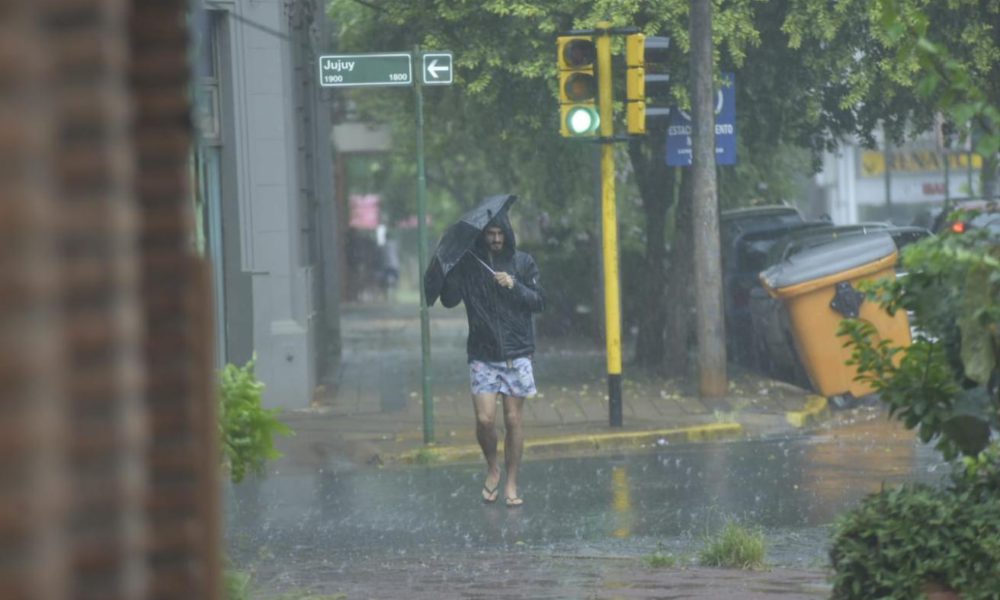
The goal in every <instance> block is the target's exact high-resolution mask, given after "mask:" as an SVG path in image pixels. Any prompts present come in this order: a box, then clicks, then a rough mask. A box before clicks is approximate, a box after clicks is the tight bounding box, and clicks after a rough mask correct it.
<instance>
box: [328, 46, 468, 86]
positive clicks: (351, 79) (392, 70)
mask: <svg viewBox="0 0 1000 600" xmlns="http://www.w3.org/2000/svg"><path fill="white" fill-rule="evenodd" d="M449 65H450V63H449ZM449 83H450V82H449ZM319 84H320V85H321V86H322V87H360V86H380V85H413V67H412V63H411V59H410V55H409V54H408V53H405V52H399V53H382V54H330V55H326V56H320V57H319Z"/></svg>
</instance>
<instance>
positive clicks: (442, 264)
mask: <svg viewBox="0 0 1000 600" xmlns="http://www.w3.org/2000/svg"><path fill="white" fill-rule="evenodd" d="M515 200H517V196H515V195H513V194H502V195H499V196H490V197H489V198H487V199H485V200H483V201H482V202H481V203H480V204H479V206H477V207H475V208H473V209H472V210H470V211H468V212H467V213H465V214H464V215H462V217H461V218H460V219H459V220H458V221H456V222H455V223H453V224H452V225H450V226H449V227H448V229H446V230H445V232H444V235H442V236H441V241H440V242H438V245H437V248H436V249H435V250H434V255H433V256H432V257H431V261H430V264H429V265H427V271H426V272H425V273H424V294H425V295H426V297H427V306H431V305H432V304H434V302H435V301H436V300H437V299H438V296H440V295H441V288H442V287H444V278H445V277H446V276H447V275H448V273H450V272H451V270H452V269H454V268H455V265H457V264H458V262H459V261H460V260H462V257H463V256H465V253H466V252H468V251H469V249H470V248H472V246H473V245H474V244H475V243H476V240H477V239H478V238H479V236H481V235H482V233H483V229H485V228H486V225H487V224H488V223H489V222H490V221H492V220H493V218H494V217H496V216H497V215H498V214H500V213H502V212H504V211H506V210H507V208H508V207H510V205H511V204H513V203H514V201H515Z"/></svg>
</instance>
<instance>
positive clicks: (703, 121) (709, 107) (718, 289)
mask: <svg viewBox="0 0 1000 600" xmlns="http://www.w3.org/2000/svg"><path fill="white" fill-rule="evenodd" d="M689 27H690V35H691V103H692V131H691V146H692V162H691V169H692V172H691V175H692V177H693V178H694V227H695V231H694V279H695V299H696V302H697V306H698V317H697V326H696V329H697V333H698V391H699V393H700V394H701V395H702V396H703V397H712V398H717V397H720V396H724V395H725V394H726V392H727V391H728V390H729V382H728V380H727V377H726V341H725V335H726V332H725V316H724V313H723V308H722V265H721V259H720V244H719V208H718V207H719V204H718V197H717V196H718V194H717V188H716V181H715V168H716V167H715V102H714V100H715V94H714V89H713V88H714V85H713V81H712V74H713V65H712V0H691V21H690V24H689Z"/></svg>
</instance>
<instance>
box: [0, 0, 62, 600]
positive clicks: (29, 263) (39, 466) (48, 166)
mask: <svg viewBox="0 0 1000 600" xmlns="http://www.w3.org/2000/svg"><path fill="white" fill-rule="evenodd" d="M49 81H50V78H49V64H48V61H47V54H46V52H45V45H44V35H43V32H42V29H41V9H40V8H39V7H38V6H36V5H35V4H34V3H31V2H19V3H18V2H15V3H11V2H3V3H0V598H5V599H19V598H32V597H38V598H66V597H67V593H68V590H69V586H68V564H69V560H68V559H69V557H68V554H67V553H66V552H65V549H66V547H67V545H68V542H69V539H70V537H69V532H68V531H67V530H66V524H67V522H68V519H67V515H68V512H67V511H68V504H67V502H66V500H67V494H66V487H67V479H68V474H69V471H68V470H67V468H66V465H65V460H64V459H65V457H66V455H67V454H68V445H67V443H66V440H65V427H64V426H65V423H66V421H67V414H66V407H67V403H66V395H65V393H64V389H63V369H62V356H61V352H60V347H61V335H60V334H61V327H60V323H59V321H58V314H59V287H58V278H57V276H56V269H57V265H58V261H57V258H56V253H55V238H56V236H55V231H54V228H55V225H56V222H55V216H56V214H57V212H56V206H55V198H56V195H55V190H54V189H53V185H52V169H53V158H54V146H55V144H54V139H53V138H54V136H53V133H52V121H53V114H54V108H53V106H52V103H51V102H50V96H51V90H50V89H49V87H48V85H49Z"/></svg>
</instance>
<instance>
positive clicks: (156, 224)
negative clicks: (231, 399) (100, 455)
mask: <svg viewBox="0 0 1000 600" xmlns="http://www.w3.org/2000/svg"><path fill="white" fill-rule="evenodd" d="M187 5H188V3H187V2H185V1H178V0H160V1H158V2H148V1H142V0H133V1H132V7H131V9H132V16H131V22H130V30H131V39H132V45H131V56H132V72H131V77H132V80H131V81H132V94H133V99H134V102H135V111H136V115H135V133H134V139H135V145H136V162H137V165H138V171H139V173H141V178H140V182H139V187H138V194H137V197H136V200H137V201H138V203H139V206H140V215H141V242H140V243H141V252H142V263H141V270H142V302H143V310H144V312H145V325H146V346H145V364H146V369H147V385H146V405H147V408H148V410H149V418H150V421H151V425H152V437H151V442H152V443H151V445H150V447H149V470H148V476H149V477H150V482H149V483H150V486H151V487H150V502H149V504H148V522H149V527H150V536H151V548H150V553H149V560H150V567H151V572H150V575H151V582H150V590H151V594H150V597H151V598H209V597H213V596H214V595H215V594H214V591H215V590H216V589H217V588H218V582H219V580H220V577H219V568H218V565H219V562H220V560H221V558H222V556H221V553H222V549H221V543H220V536H221V526H220V524H219V520H218V518H217V517H216V515H217V504H218V499H217V492H216V490H217V479H218V473H219V460H218V458H217V456H218V455H217V453H216V451H215V443H214V442H215V439H216V428H215V412H214V408H215V404H214V396H213V393H212V385H211V381H212V380H213V379H212V378H213V375H212V365H213V362H214V358H213V357H214V351H213V347H212V346H211V343H210V342H211V339H212V335H213V334H212V332H213V331H214V328H213V327H212V308H211V304H210V300H209V289H210V287H209V283H210V279H209V276H208V269H207V266H206V265H205V262H204V260H203V259H202V258H200V257H196V256H195V255H194V254H193V252H192V250H191V249H192V248H193V236H192V233H191V231H192V223H193V221H192V218H191V215H190V213H189V210H190V207H191V204H190V201H189V193H190V189H189V188H190V180H189V178H190V174H191V171H190V165H189V159H190V154H189V151H190V148H191V144H192V134H193V125H192V120H191V107H190V103H189V98H190V94H191V91H190V89H189V87H188V85H189V78H190V66H189V63H188V54H187V52H188V35H187V31H186V29H185V27H186V23H187V12H186V9H187ZM195 592H197V593H195Z"/></svg>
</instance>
